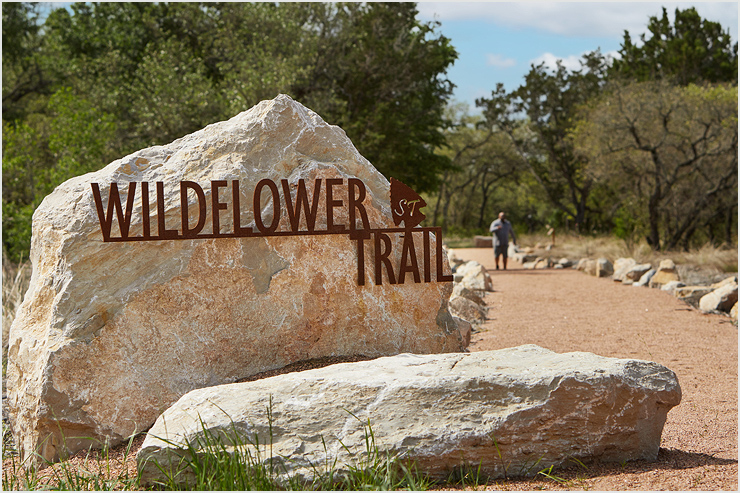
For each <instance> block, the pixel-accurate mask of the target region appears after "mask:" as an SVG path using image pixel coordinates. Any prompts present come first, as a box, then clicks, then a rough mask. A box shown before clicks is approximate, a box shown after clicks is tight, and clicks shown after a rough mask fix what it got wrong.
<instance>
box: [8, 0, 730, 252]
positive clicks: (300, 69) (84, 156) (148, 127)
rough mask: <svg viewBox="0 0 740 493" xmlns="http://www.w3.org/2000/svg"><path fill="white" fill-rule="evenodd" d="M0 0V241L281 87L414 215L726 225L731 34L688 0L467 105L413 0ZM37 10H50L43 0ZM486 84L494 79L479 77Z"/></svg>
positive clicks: (676, 232)
mask: <svg viewBox="0 0 740 493" xmlns="http://www.w3.org/2000/svg"><path fill="white" fill-rule="evenodd" d="M2 9H3V23H2V29H3V53H2V56H3V70H2V78H3V87H2V94H3V156H2V159H3V195H2V207H3V218H2V221H3V222H2V224H3V249H4V252H5V253H7V254H8V255H9V256H10V258H11V259H13V260H18V259H19V258H27V257H28V250H29V245H30V234H31V233H30V231H31V216H32V214H33V211H34V210H35V208H36V207H37V206H38V205H39V203H40V202H41V200H42V199H43V198H44V197H45V196H46V195H48V194H49V193H50V192H51V191H52V190H53V189H54V187H56V186H57V185H59V184H60V183H62V182H63V181H65V180H67V179H68V178H70V177H73V176H77V175H79V174H82V173H86V172H89V171H93V170H97V169H100V168H101V167H103V166H104V165H106V164H107V163H109V162H111V161H113V160H114V159H117V158H120V157H122V156H125V155H126V154H129V153H131V152H134V151H136V150H138V149H141V148H144V147H148V146H152V145H158V144H166V143H169V142H171V141H173V140H175V139H177V138H179V137H182V136H183V135H186V134H188V133H191V132H193V131H196V130H198V129H200V128H202V127H204V126H206V125H208V124H210V123H213V122H216V121H221V120H225V119H228V118H231V117H232V116H234V115H236V114H237V113H239V112H241V111H244V110H247V109H249V108H250V107H252V106H253V105H255V104H256V103H258V102H259V101H261V100H264V99H271V98H274V97H275V96H276V95H277V94H279V93H286V94H288V95H290V96H291V97H293V98H294V99H296V100H297V101H300V102H301V103H302V104H304V105H306V106H308V107H309V108H311V109H313V110H314V111H316V112H317V113H318V114H319V115H321V116H322V117H323V118H324V119H325V120H326V121H328V122H330V123H332V124H336V125H339V126H341V127H342V128H343V129H344V130H345V131H346V132H347V134H348V136H349V137H350V138H351V139H352V141H353V142H354V144H355V145H356V146H357V148H358V150H359V151H360V152H361V153H362V154H363V155H364V156H365V157H367V158H368V159H369V160H370V161H371V162H372V163H373V164H374V165H375V166H376V167H377V168H378V169H379V170H380V171H381V172H382V173H383V174H385V175H386V176H388V177H390V176H393V177H395V178H397V179H399V180H401V181H402V182H404V183H406V184H407V185H409V186H411V187H412V188H414V189H415V190H417V191H418V192H424V193H426V196H427V198H428V200H427V202H428V203H429V206H428V207H427V211H426V213H427V216H429V219H428V221H433V222H434V223H435V224H439V225H442V226H443V227H444V228H445V229H446V230H447V231H448V232H461V233H465V234H470V233H472V232H478V231H480V232H483V231H486V230H487V226H488V223H490V221H491V220H492V219H493V217H494V216H495V215H496V214H497V213H498V210H500V209H507V212H508V213H509V215H510V216H511V217H512V218H513V219H514V222H515V224H516V225H517V227H521V228H527V229H531V230H536V229H537V228H541V227H542V226H544V224H546V223H549V224H551V225H553V226H556V227H561V228H564V227H568V228H572V229H574V230H577V231H580V232H584V233H586V232H604V233H610V232H613V233H615V234H617V235H618V236H621V237H623V238H625V239H629V240H637V239H639V238H647V239H648V241H649V242H650V244H651V245H652V246H653V247H654V248H656V249H657V248H675V247H686V248H688V247H690V246H692V245H694V244H698V243H701V242H706V241H712V242H715V243H722V242H726V243H730V244H731V243H732V242H733V241H736V236H737V44H735V45H734V46H733V45H731V41H730V37H729V34H727V32H725V31H724V30H723V29H722V27H721V26H720V25H719V24H717V23H714V22H710V21H706V20H703V19H701V17H700V16H699V15H698V14H697V13H696V11H695V10H694V9H693V8H690V9H687V10H684V11H680V10H677V11H676V20H675V22H674V24H673V25H671V23H670V22H669V21H668V18H667V15H666V12H665V9H664V10H663V16H662V18H657V17H651V18H650V20H649V24H648V28H649V34H648V35H647V36H643V37H642V39H641V40H640V43H637V44H635V43H633V42H632V40H631V39H630V37H629V35H628V34H627V33H626V32H625V35H624V41H623V43H622V48H621V50H620V55H621V58H620V59H618V60H614V61H611V60H608V59H606V58H605V57H604V56H603V55H602V54H601V53H600V52H599V51H595V52H593V53H591V54H589V55H587V56H586V57H584V61H583V66H582V68H581V69H580V70H575V71H570V70H567V69H565V68H564V67H563V66H562V65H559V66H558V67H557V69H556V70H554V71H552V70H549V69H547V68H546V67H545V66H544V65H539V66H533V67H532V68H531V70H530V72H529V73H528V74H527V76H526V78H525V80H524V83H523V84H522V85H521V86H520V87H519V88H517V89H516V90H513V91H511V92H507V91H506V90H504V88H503V86H501V85H496V88H495V90H493V92H492V93H491V96H490V97H486V98H481V99H480V100H479V101H478V102H477V104H478V106H479V107H480V108H481V110H482V116H476V117H473V116H469V115H467V114H466V111H465V110H464V109H462V108H460V106H459V105H456V104H453V103H451V102H450V96H451V94H452V88H453V85H452V83H451V82H450V81H449V80H448V78H447V76H446V72H447V70H448V68H449V67H450V66H451V65H452V63H453V62H454V60H455V59H456V57H457V53H456V51H455V49H454V47H453V45H452V41H451V40H450V39H448V38H446V37H445V36H443V35H442V34H441V33H440V32H439V26H438V24H437V23H435V22H420V21H418V20H417V19H416V17H417V10H416V6H415V4H412V3H367V4H359V3H75V4H72V5H71V6H70V7H69V8H55V9H53V10H51V12H48V13H42V11H41V7H40V6H39V4H29V3H8V2H5V3H3V5H2ZM43 14H48V15H45V16H44V15H43ZM493 85H494V81H492V86H493Z"/></svg>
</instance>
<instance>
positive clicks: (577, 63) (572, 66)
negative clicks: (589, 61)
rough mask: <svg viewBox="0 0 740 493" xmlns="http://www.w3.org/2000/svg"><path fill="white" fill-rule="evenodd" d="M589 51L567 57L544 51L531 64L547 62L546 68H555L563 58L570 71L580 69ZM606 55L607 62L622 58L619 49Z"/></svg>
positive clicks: (563, 63)
mask: <svg viewBox="0 0 740 493" xmlns="http://www.w3.org/2000/svg"><path fill="white" fill-rule="evenodd" d="M587 53H589V52H588V51H584V52H583V53H581V54H580V55H569V56H567V57H564V58H563V57H558V56H555V55H553V54H552V53H550V52H546V53H543V54H542V55H540V56H538V57H537V58H534V59H532V60H530V61H529V64H531V65H534V66H537V65H539V64H540V63H543V62H544V64H545V68H546V69H549V70H555V69H557V61H558V60H561V63H562V65H563V67H565V68H566V69H567V70H569V71H573V70H579V69H581V67H582V65H581V60H583V55H585V54H587ZM603 55H604V57H605V58H606V59H607V63H611V61H612V60H614V59H615V58H621V57H622V55H620V54H619V52H618V51H616V50H614V51H609V52H607V53H604V54H603Z"/></svg>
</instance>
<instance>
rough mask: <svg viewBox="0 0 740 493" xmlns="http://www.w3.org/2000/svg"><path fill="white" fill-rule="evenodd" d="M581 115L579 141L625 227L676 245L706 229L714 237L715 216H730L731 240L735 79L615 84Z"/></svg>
mask: <svg viewBox="0 0 740 493" xmlns="http://www.w3.org/2000/svg"><path fill="white" fill-rule="evenodd" d="M581 116H582V118H581V120H580V121H579V123H578V125H577V126H576V127H575V129H574V131H573V141H574V146H575V148H576V151H577V154H578V155H580V156H582V158H584V159H587V160H588V162H589V168H588V174H589V175H590V176H591V177H592V179H593V180H595V181H599V182H601V183H607V184H609V188H610V189H611V190H612V191H613V194H612V197H613V200H614V210H615V216H616V217H618V218H621V219H620V221H621V223H620V227H622V228H627V229H628V230H631V231H633V232H635V233H639V234H644V235H645V236H646V238H647V241H648V243H649V244H650V245H651V246H652V247H653V248H655V249H660V248H663V249H673V248H676V247H678V246H682V247H684V248H688V247H689V246H690V244H691V240H692V238H693V237H694V235H695V234H696V233H697V232H699V231H701V230H704V231H705V232H706V233H707V234H706V235H705V236H704V238H705V239H706V238H707V237H711V236H713V233H712V232H711V231H712V228H714V226H715V225H716V223H717V221H719V222H720V223H722V222H724V221H727V224H730V227H729V228H728V229H727V236H726V241H727V242H728V244H732V243H733V242H734V237H733V235H732V229H733V228H732V226H731V225H732V224H733V223H735V224H736V223H737V219H736V218H737V216H736V214H733V212H736V211H737V200H738V196H737V186H738V181H737V172H738V170H737V167H738V154H737V153H738V148H737V135H738V121H737V87H736V86H735V87H731V86H704V87H702V86H696V85H693V84H691V85H689V86H687V87H678V86H673V85H671V84H670V83H668V82H666V81H655V82H642V83H633V84H628V85H618V84H617V85H614V86H613V87H611V88H610V91H609V92H608V93H605V94H604V95H603V96H602V97H601V98H599V99H598V100H596V101H595V102H594V103H593V104H592V105H591V106H590V107H589V108H588V109H584V111H583V113H582V115H581ZM729 217H734V220H732V221H729V220H728V219H729ZM627 218H629V219H630V220H629V221H625V219H627ZM736 231H737V230H736V226H735V232H736ZM627 232H629V231H627Z"/></svg>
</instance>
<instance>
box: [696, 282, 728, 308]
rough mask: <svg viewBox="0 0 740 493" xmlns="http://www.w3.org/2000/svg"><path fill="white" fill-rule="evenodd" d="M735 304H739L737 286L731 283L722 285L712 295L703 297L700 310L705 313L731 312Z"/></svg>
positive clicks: (700, 301)
mask: <svg viewBox="0 0 740 493" xmlns="http://www.w3.org/2000/svg"><path fill="white" fill-rule="evenodd" d="M735 303H737V284H736V283H734V282H731V283H725V284H723V285H720V287H718V288H717V289H715V290H714V291H712V292H711V293H708V294H705V295H704V296H702V297H701V299H700V300H699V308H700V309H701V310H702V311H705V312H711V311H720V312H729V311H730V310H731V309H732V306H733V305H734V304H735Z"/></svg>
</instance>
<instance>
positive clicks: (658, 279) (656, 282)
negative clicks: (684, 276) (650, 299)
mask: <svg viewBox="0 0 740 493" xmlns="http://www.w3.org/2000/svg"><path fill="white" fill-rule="evenodd" d="M680 280H681V279H680V277H679V275H678V269H677V268H676V264H675V263H674V262H673V260H671V259H665V260H661V261H660V265H658V269H657V270H656V272H655V275H653V277H652V278H650V283H649V285H650V287H651V288H659V287H661V286H662V285H664V284H668V283H669V282H671V281H680Z"/></svg>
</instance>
